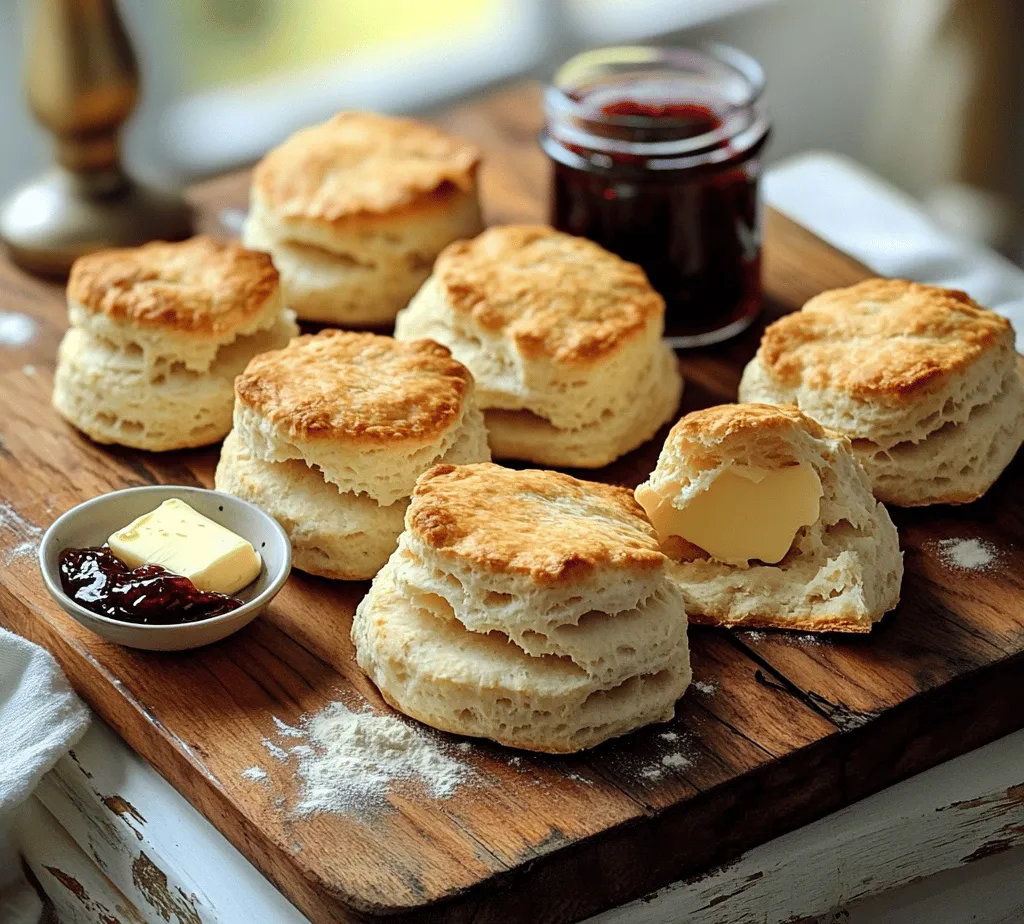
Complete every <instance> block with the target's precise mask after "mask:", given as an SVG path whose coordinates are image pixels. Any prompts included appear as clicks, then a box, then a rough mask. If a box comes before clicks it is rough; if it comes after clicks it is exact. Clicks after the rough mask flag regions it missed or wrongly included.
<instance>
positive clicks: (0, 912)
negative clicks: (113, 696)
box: [0, 629, 89, 924]
mask: <svg viewBox="0 0 1024 924" xmlns="http://www.w3.org/2000/svg"><path fill="white" fill-rule="evenodd" d="M88 724H89V710H88V709H86V707H85V706H84V705H83V704H82V702H81V700H79V698H78V697H77V696H76V695H75V694H74V692H73V691H72V689H71V687H70V686H69V685H68V682H67V680H66V679H65V677H64V674H63V673H62V672H61V669H60V668H59V667H58V666H57V662H56V661H55V660H54V659H53V657H52V656H51V655H50V654H49V652H46V651H44V650H43V649H42V648H40V647H39V646H38V645H33V644H32V643H31V642H28V641H26V640H25V639H23V638H21V637H19V636H17V635H14V634H12V633H10V632H7V631H6V630H4V629H0V921H3V922H4V924H34V922H36V921H38V919H39V915H40V912H41V910H42V906H41V904H40V902H39V899H38V897H37V896H36V894H35V892H34V891H33V890H32V888H31V886H29V884H28V883H27V882H26V881H25V879H24V877H23V876H22V874H21V863H20V861H19V860H18V855H17V852H16V850H15V848H14V845H13V843H12V842H11V833H10V832H11V825H12V823H13V820H14V814H15V812H16V811H17V809H18V807H19V806H20V805H21V804H22V803H23V802H24V801H25V800H26V799H27V798H28V797H29V795H30V794H31V792H32V790H33V789H35V787H36V784H37V783H38V782H39V780H40V779H41V778H42V777H43V774H45V773H47V772H48V771H49V770H50V769H51V768H52V767H53V765H54V764H55V763H57V761H58V760H59V759H60V757H62V756H63V755H64V754H65V753H67V751H68V749H69V748H71V747H74V745H75V743H76V742H77V741H78V739H79V738H81V737H82V735H83V734H84V732H85V729H86V727H87V726H88Z"/></svg>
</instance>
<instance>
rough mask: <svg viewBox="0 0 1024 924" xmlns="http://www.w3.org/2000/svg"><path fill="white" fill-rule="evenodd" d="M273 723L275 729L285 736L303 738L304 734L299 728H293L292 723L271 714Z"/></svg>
mask: <svg viewBox="0 0 1024 924" xmlns="http://www.w3.org/2000/svg"><path fill="white" fill-rule="evenodd" d="M273 719H274V724H275V725H276V726H277V730H278V731H279V732H280V733H281V734H282V735H284V736H285V737H286V738H305V737H306V736H305V734H304V732H303V731H302V729H300V728H295V727H294V726H293V725H289V724H288V723H287V722H282V721H281V720H280V719H279V718H278V717H277V716H276V715H275V716H273Z"/></svg>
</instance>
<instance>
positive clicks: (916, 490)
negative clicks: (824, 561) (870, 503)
mask: <svg viewBox="0 0 1024 924" xmlns="http://www.w3.org/2000/svg"><path fill="white" fill-rule="evenodd" d="M740 398H741V400H745V401H767V402H771V403H776V404H782V403H786V404H796V405H798V406H799V407H800V408H801V409H802V410H803V411H805V412H806V413H807V414H810V415H811V416H812V417H815V418H816V419H818V420H819V421H821V422H822V423H824V424H825V425H827V426H829V427H832V428H834V429H836V430H839V431H840V432H842V433H844V434H846V435H847V436H849V437H850V438H851V439H852V440H853V447H854V450H855V451H856V453H857V456H858V458H859V460H860V462H861V464H862V465H863V466H864V468H865V470H866V471H867V473H868V476H869V477H870V478H871V482H872V486H873V489H874V491H875V495H876V496H877V497H878V498H879V499H881V500H883V501H885V502H887V503H893V504H898V505H905V506H913V505H921V504H936V503H967V502H969V501H972V500H975V499H976V498H978V497H980V496H981V495H982V494H984V493H985V491H987V490H988V488H989V487H990V486H991V484H992V483H993V482H994V481H995V479H996V478H998V476H999V474H1000V473H1001V472H1002V470H1003V469H1004V468H1005V467H1006V465H1007V464H1008V463H1009V461H1010V460H1011V459H1012V458H1013V455H1014V454H1015V453H1016V451H1017V449H1018V447H1019V446H1020V444H1021V442H1022V440H1024V383H1022V380H1021V376H1020V373H1019V371H1018V368H1017V355H1016V352H1015V350H1014V336H1013V329H1012V327H1011V325H1010V323H1009V321H1007V320H1006V319H1005V318H1003V317H1001V316H1000V315H998V314H995V313H994V312H991V311H987V310H985V309H984V308H981V307H980V306H979V305H977V304H976V303H975V302H974V301H972V300H971V299H970V298H969V297H968V296H967V295H966V294H965V293H963V292H958V291H955V290H952V289H943V288H940V287H938V286H928V285H920V284H918V283H914V282H907V281H906V280H901V279H869V280H866V281H865V282H862V283H859V284H858V285H855V286H851V287H849V288H846V289H837V290H834V291H830V292H823V293H822V294H821V295H818V296H816V297H815V298H812V299H811V300H810V301H809V302H808V303H807V304H806V305H805V306H804V307H803V308H802V309H801V310H800V311H798V312H795V313H793V314H791V315H787V316H786V317H783V318H781V319H779V320H778V321H776V322H775V323H774V324H772V325H770V326H769V327H768V328H767V330H766V331H765V334H764V337H763V339H762V342H761V347H760V349H759V350H758V353H757V356H756V357H755V358H754V360H752V361H751V363H750V364H749V365H748V367H747V369H746V370H745V372H744V375H743V380H742V382H741V384H740Z"/></svg>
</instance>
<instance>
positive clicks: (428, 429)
mask: <svg viewBox="0 0 1024 924" xmlns="http://www.w3.org/2000/svg"><path fill="white" fill-rule="evenodd" d="M472 382H473V379H472V376H471V375H470V372H469V370H468V369H467V368H466V367H465V366H463V365H462V364H461V363H459V362H456V361H455V360H454V359H452V357H451V354H450V353H449V352H448V350H447V349H446V348H445V347H443V346H441V345H440V344H438V343H434V342H433V341H432V340H413V341H410V342H407V343H402V342H399V341H397V340H393V339H392V338H391V337H382V336H378V335H377V334H366V333H352V332H350V331H342V330H325V331H321V332H320V333H319V334H306V335H304V336H302V337H296V338H295V339H294V340H292V342H291V343H290V344H288V346H286V347H285V348H284V349H283V350H275V351H273V352H271V353H263V354H261V355H259V356H256V357H254V358H253V359H252V360H250V362H249V365H248V366H246V368H245V372H243V373H242V374H241V375H240V376H238V378H236V379H235V396H236V397H237V398H238V400H239V401H241V402H242V403H243V404H245V405H247V406H249V407H250V408H252V409H253V410H254V411H256V412H257V413H258V414H259V415H261V416H262V417H263V418H264V419H265V420H266V421H268V422H269V423H271V424H273V425H274V426H276V427H278V428H279V429H280V431H281V432H282V433H284V434H286V435H287V436H288V437H289V438H291V439H298V440H318V439H329V440H338V441H344V442H363V443H389V444H390V443H395V442H397V441H400V440H408V441H410V442H430V441H433V440H435V439H437V438H439V437H440V436H442V435H443V434H444V433H445V432H446V431H447V430H448V429H449V427H451V426H453V425H454V424H456V423H457V422H458V421H459V420H460V419H461V415H462V411H463V399H464V398H465V396H466V393H467V392H468V391H469V389H470V388H471V387H472Z"/></svg>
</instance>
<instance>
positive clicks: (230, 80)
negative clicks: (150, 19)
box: [175, 0, 502, 93]
mask: <svg viewBox="0 0 1024 924" xmlns="http://www.w3.org/2000/svg"><path fill="white" fill-rule="evenodd" d="M175 5H176V13H177V16H178V18H179V29H180V34H181V35H182V36H184V37H185V38H186V41H184V42H183V43H182V46H181V53H182V76H183V82H182V88H183V89H184V90H185V92H187V93H194V92H197V91H200V90H205V89H209V88H213V87H223V86H231V85H237V84H250V83H253V82H256V81H261V80H265V79H268V78H269V79H273V78H275V77H279V76H282V75H286V74H290V73H294V72H296V71H301V70H305V69H310V68H314V69H315V68H316V67H318V66H323V65H325V64H330V63H332V62H335V61H338V60H339V59H342V58H346V57H350V56H353V55H355V56H359V55H361V54H364V53H367V52H372V51H374V50H375V49H380V48H381V47H382V46H387V45H393V44H400V43H406V42H413V41H417V42H422V43H424V44H426V45H429V44H432V43H436V42H437V41H438V40H439V39H441V40H443V39H444V38H445V37H446V36H450V35H459V36H463V37H467V38H469V37H472V36H473V35H480V34H483V33H486V32H487V31H489V30H492V29H493V28H494V27H495V25H496V23H497V21H498V18H499V16H500V13H501V12H502V9H501V7H502V3H501V2H500V0H176V4H175Z"/></svg>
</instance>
